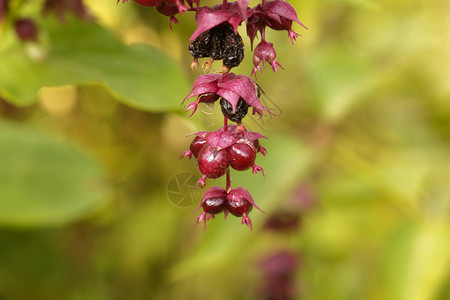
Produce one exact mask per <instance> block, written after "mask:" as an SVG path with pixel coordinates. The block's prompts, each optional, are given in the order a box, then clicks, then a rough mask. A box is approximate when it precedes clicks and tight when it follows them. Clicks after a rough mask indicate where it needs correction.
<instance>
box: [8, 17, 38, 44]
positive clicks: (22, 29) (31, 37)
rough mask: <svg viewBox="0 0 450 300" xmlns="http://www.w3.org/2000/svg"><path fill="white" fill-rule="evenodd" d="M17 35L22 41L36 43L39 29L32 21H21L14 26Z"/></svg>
mask: <svg viewBox="0 0 450 300" xmlns="http://www.w3.org/2000/svg"><path fill="white" fill-rule="evenodd" d="M14 29H15V30H16V34H17V36H18V37H19V39H20V40H21V41H24V42H25V41H36V40H37V36H38V28H37V25H36V23H35V22H34V21H33V20H32V19H28V18H26V19H20V20H17V21H16V23H15V24H14Z"/></svg>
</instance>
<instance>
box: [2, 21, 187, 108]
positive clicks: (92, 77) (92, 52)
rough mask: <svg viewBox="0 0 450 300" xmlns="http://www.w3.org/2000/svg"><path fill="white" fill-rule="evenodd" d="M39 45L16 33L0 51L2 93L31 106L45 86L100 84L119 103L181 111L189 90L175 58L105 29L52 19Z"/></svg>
mask: <svg viewBox="0 0 450 300" xmlns="http://www.w3.org/2000/svg"><path fill="white" fill-rule="evenodd" d="M40 27H41V28H42V29H43V32H42V35H43V36H45V33H46V34H47V36H45V38H42V40H45V41H47V42H46V43H40V44H39V45H24V44H20V43H19V42H18V41H17V39H15V38H14V37H13V36H12V34H11V33H10V34H9V36H6V37H5V40H4V41H3V42H4V44H3V46H0V57H3V58H5V57H7V58H8V59H2V68H0V94H1V95H3V96H4V97H5V98H7V99H8V100H10V101H11V102H13V103H14V104H16V105H29V104H32V103H34V102H35V101H36V95H37V92H38V91H39V89H40V88H41V87H43V86H61V85H67V84H75V85H80V84H99V85H102V86H104V87H105V88H106V89H107V90H109V91H110V92H111V93H112V94H113V95H114V96H116V97H117V98H118V100H120V101H123V102H124V103H126V104H128V105H130V106H133V107H136V108H139V109H143V110H148V111H167V110H180V109H181V106H180V103H181V100H182V99H183V97H184V96H185V94H186V93H187V91H188V90H189V86H188V84H187V82H186V78H185V77H184V76H183V74H182V72H181V71H180V69H179V68H178V66H177V65H176V63H175V62H174V61H173V59H171V58H170V57H168V56H166V55H164V54H163V53H161V52H160V51H158V50H156V49H155V48H153V47H150V46H148V45H137V44H136V45H130V46H126V45H124V44H123V43H122V42H120V40H119V39H118V38H117V37H115V36H114V35H113V34H112V33H111V32H109V31H108V30H106V29H105V28H103V27H101V26H99V25H97V24H93V23H87V22H82V21H80V20H77V19H69V21H68V22H67V23H66V24H60V23H59V22H58V21H56V20H55V19H54V18H50V17H48V18H46V19H45V20H44V21H43V24H41V25H40Z"/></svg>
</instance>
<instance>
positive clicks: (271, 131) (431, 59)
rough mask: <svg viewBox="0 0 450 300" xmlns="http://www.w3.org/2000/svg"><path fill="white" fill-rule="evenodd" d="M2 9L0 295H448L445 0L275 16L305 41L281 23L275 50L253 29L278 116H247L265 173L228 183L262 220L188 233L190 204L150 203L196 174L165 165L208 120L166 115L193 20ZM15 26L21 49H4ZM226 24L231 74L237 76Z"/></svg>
mask: <svg viewBox="0 0 450 300" xmlns="http://www.w3.org/2000/svg"><path fill="white" fill-rule="evenodd" d="M10 2H11V7H12V8H11V11H12V13H11V15H10V16H8V17H7V19H6V20H4V22H3V23H2V24H0V26H1V29H0V34H1V36H0V98H2V99H3V100H1V102H0V118H1V120H0V299H2V300H3V299H5V300H6V299H7V300H9V299H14V300H15V299H37V300H39V299H45V300H48V299H69V300H72V299H77V300H78V299H83V300H84V299H95V300H101V299H133V300H134V299H177V300H180V299H211V298H213V299H218V300H221V299H277V300H281V299H308V300H309V299H311V300H334V299H336V300H340V299H342V300H349V299H365V300H366V299H368V300H372V299H373V300H374V299H387V300H448V299H450V271H449V270H450V268H449V267H450V227H449V226H450V155H449V153H450V152H449V151H450V80H449V78H450V51H449V49H450V30H449V28H450V2H449V1H446V0H434V1H423V0H421V1H419V0H410V1H402V0H382V1H365V0H328V1H325V0H323V1H319V0H315V1H314V0H308V1H299V0H298V1H291V2H290V3H292V5H293V6H294V7H295V8H296V9H297V12H298V15H299V19H300V20H301V21H302V22H303V23H304V24H305V25H306V26H307V27H308V28H309V29H308V30H305V29H302V28H301V27H300V26H299V25H294V28H293V29H294V30H295V31H297V32H299V33H300V34H302V37H300V38H299V39H298V40H297V42H296V43H295V46H292V45H291V43H290V41H289V38H288V36H287V34H286V32H275V31H269V32H267V40H268V41H270V42H273V43H274V46H275V49H276V51H277V60H278V61H279V62H280V63H281V65H282V66H283V67H284V68H285V70H280V71H279V72H278V74H273V73H272V71H271V70H270V69H269V68H266V69H265V70H264V72H263V74H262V75H259V76H258V83H259V84H260V85H261V87H262V88H263V90H264V91H265V92H266V95H265V98H264V99H263V101H265V103H266V104H267V105H268V106H269V107H270V108H274V109H276V110H277V112H278V117H270V118H269V117H264V118H263V119H261V120H256V119H254V118H253V119H252V118H250V117H247V126H248V127H249V129H251V130H255V131H259V132H261V133H262V134H264V135H265V136H267V137H268V138H269V139H268V140H263V141H261V142H262V144H263V146H265V147H266V148H267V150H268V156H267V157H262V156H261V157H258V158H257V164H259V165H261V166H262V167H263V168H264V170H265V173H266V177H265V179H264V178H263V177H262V176H261V175H252V174H251V172H250V171H245V172H239V173H238V172H235V171H232V180H233V186H244V187H246V188H247V189H248V190H249V191H250V192H251V193H252V195H253V197H254V199H255V201H256V203H257V204H258V206H260V207H261V208H262V209H263V210H264V211H265V212H266V213H265V214H262V213H261V212H259V211H257V210H254V211H253V212H252V213H251V214H250V217H251V218H252V220H253V224H254V230H253V231H250V230H249V229H248V228H247V227H246V226H243V225H241V224H240V220H239V219H238V218H234V217H232V216H231V217H228V218H227V220H226V221H224V220H223V218H222V216H221V215H219V216H217V217H216V218H215V219H214V220H213V221H210V222H209V223H208V230H206V231H204V230H203V229H202V228H201V226H198V227H197V228H196V227H195V220H196V217H197V215H198V214H199V211H197V212H196V213H194V208H195V204H192V203H190V204H189V203H188V204H186V202H180V203H176V201H174V198H173V197H171V195H170V192H173V189H174V188H173V185H172V184H173V180H174V178H178V179H180V178H181V177H177V176H180V174H181V175H182V174H188V175H189V174H193V177H192V178H194V180H196V179H197V178H199V177H200V173H199V171H198V170H197V168H196V166H195V163H194V161H192V160H191V161H189V160H181V161H180V160H178V157H179V155H180V153H181V152H182V151H184V150H185V149H187V148H188V147H189V143H190V141H191V138H190V137H189V138H186V137H185V136H186V134H188V133H191V132H195V131H197V130H215V129H217V128H218V127H220V126H221V117H220V110H219V108H218V107H217V106H216V107H215V108H213V109H212V110H211V114H202V113H201V112H200V111H199V112H197V113H196V114H195V115H194V116H193V117H192V118H188V114H185V113H184V112H183V110H182V105H181V104H180V103H181V101H182V99H183V98H184V96H185V95H186V94H187V92H188V91H189V89H190V86H191V84H192V82H193V81H194V80H195V78H196V75H195V74H193V73H192V72H191V71H190V69H189V65H190V62H191V59H192V58H191V57H190V55H189V53H188V51H187V47H188V45H189V42H188V38H189V36H190V35H191V33H192V32H193V31H194V30H195V28H196V24H195V22H194V15H193V13H185V14H184V15H183V16H179V17H178V19H179V21H180V24H178V25H175V26H174V27H173V29H174V30H173V31H171V30H170V29H169V27H168V18H167V17H165V16H162V15H159V14H158V13H157V12H156V11H155V9H153V8H143V7H139V6H138V5H136V4H135V3H134V2H133V1H129V2H128V3H126V4H119V5H116V3H115V2H116V1H114V0H96V1H94V0H89V1H85V3H86V5H87V7H88V9H89V11H90V12H91V14H92V16H94V18H93V20H91V21H89V22H86V21H82V20H79V19H78V18H75V17H72V16H70V14H69V15H68V16H66V21H65V22H63V23H61V22H59V21H58V20H57V19H56V18H55V17H53V16H51V15H48V16H47V17H45V18H42V17H41V15H40V9H41V6H42V2H43V1H20V0H19V1H17V0H13V1H10ZM257 3H258V2H256V1H252V2H251V3H250V4H251V5H256V4H257ZM204 4H209V2H208V3H204ZM17 17H31V18H33V19H34V20H35V21H36V22H37V24H38V27H39V39H38V42H37V43H22V42H20V41H19V40H18V39H17V37H16V36H15V35H14V32H13V30H12V28H11V22H12V20H13V19H14V18H17ZM240 30H241V31H240V32H241V35H242V37H243V39H244V41H245V43H246V59H245V60H244V62H243V64H242V65H241V66H239V67H238V68H237V69H236V70H234V72H235V73H244V74H250V72H251V68H252V60H251V55H252V54H251V51H250V46H249V41H248V38H247V37H246V36H245V28H240ZM220 66H221V64H220V63H219V62H216V63H214V65H213V69H217V68H219V67H220ZM199 74H201V72H200V71H198V72H197V75H199ZM204 109H208V108H204ZM244 120H245V119H244ZM223 183H224V182H223V179H219V180H215V181H212V180H211V181H209V183H208V185H209V186H211V185H213V184H217V185H223ZM179 184H180V185H181V186H180V187H179V191H180V195H181V196H180V197H182V196H185V195H189V197H190V198H189V197H188V198H189V199H193V200H196V201H198V200H199V195H198V194H196V193H194V194H192V195H191V194H189V193H190V189H189V187H188V186H186V185H183V184H182V182H179ZM175 192H176V191H175ZM172 196H173V195H172Z"/></svg>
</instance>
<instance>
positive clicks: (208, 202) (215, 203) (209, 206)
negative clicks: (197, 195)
mask: <svg viewBox="0 0 450 300" xmlns="http://www.w3.org/2000/svg"><path fill="white" fill-rule="evenodd" d="M226 207H227V197H226V196H225V195H224V196H216V197H210V198H207V199H205V200H203V203H202V208H203V211H204V212H205V213H209V214H212V215H215V214H218V213H220V212H222V211H224V210H225V208H226Z"/></svg>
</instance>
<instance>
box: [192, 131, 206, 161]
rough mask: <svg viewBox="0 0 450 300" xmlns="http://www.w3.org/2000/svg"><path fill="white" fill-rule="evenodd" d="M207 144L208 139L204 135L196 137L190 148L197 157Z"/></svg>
mask: <svg viewBox="0 0 450 300" xmlns="http://www.w3.org/2000/svg"><path fill="white" fill-rule="evenodd" d="M205 145H206V140H205V139H204V138H202V137H199V136H197V137H195V139H194V140H193V141H192V143H191V146H189V150H191V152H192V154H194V156H195V158H197V157H198V154H199V153H200V151H201V150H202V148H203V146H205Z"/></svg>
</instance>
